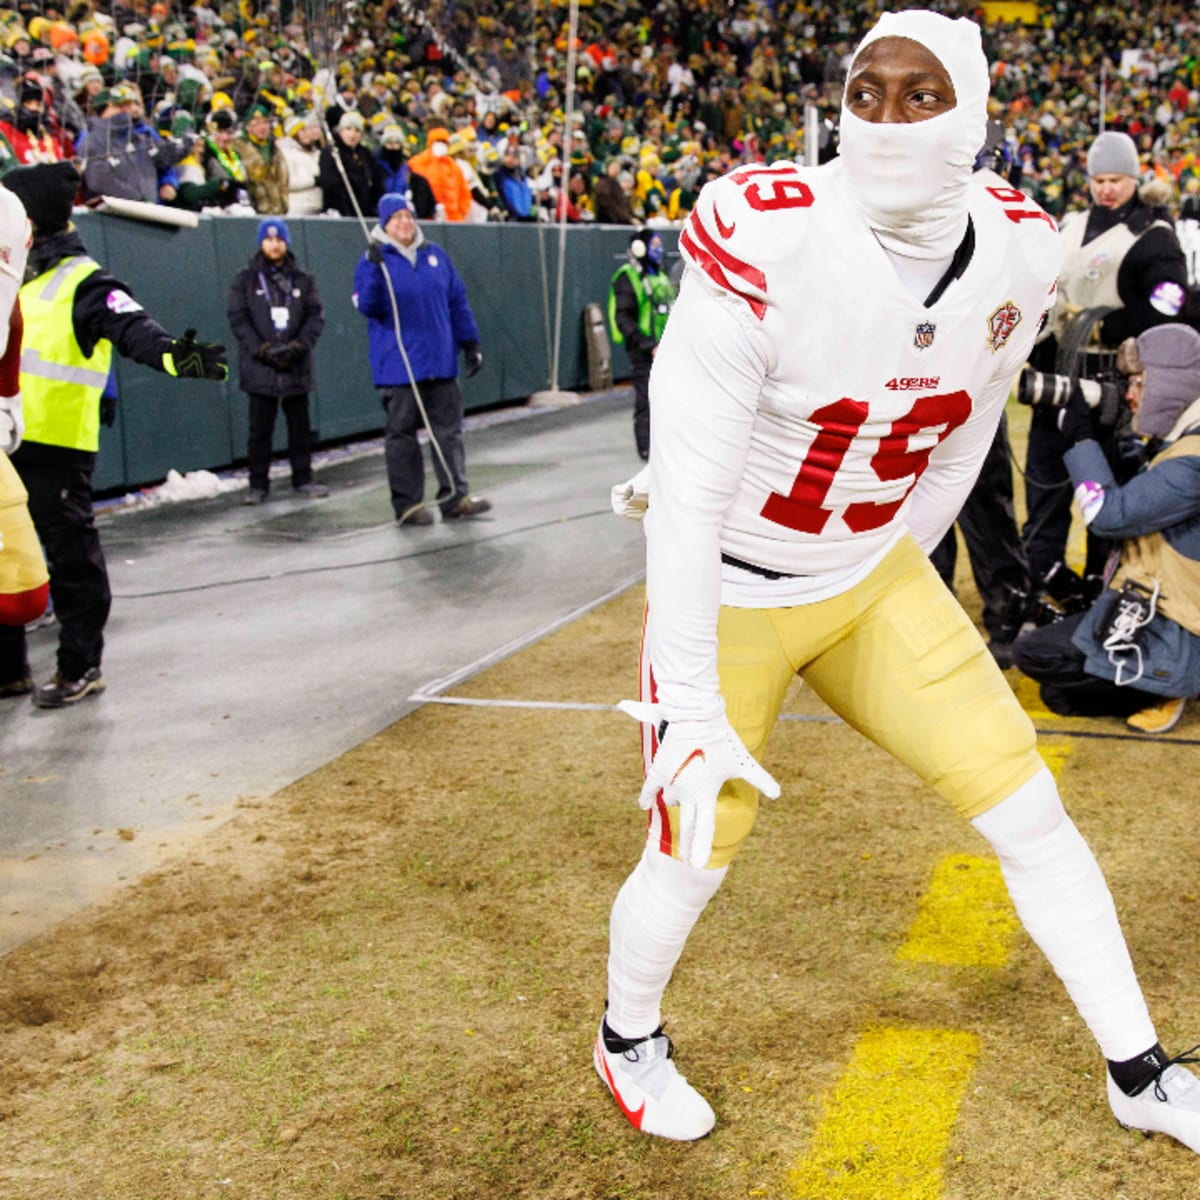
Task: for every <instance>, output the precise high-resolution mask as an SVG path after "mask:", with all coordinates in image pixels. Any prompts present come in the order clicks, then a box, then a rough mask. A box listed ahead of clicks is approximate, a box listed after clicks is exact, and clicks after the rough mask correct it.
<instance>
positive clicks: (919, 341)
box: [913, 321, 937, 350]
mask: <svg viewBox="0 0 1200 1200" xmlns="http://www.w3.org/2000/svg"><path fill="white" fill-rule="evenodd" d="M936 329H937V326H936V325H934V324H933V322H932V321H922V322H921V324H920V325H918V326H917V332H916V333H915V334H914V335H913V345H914V346H916V348H917V349H918V350H928V349H929V347H930V346H932V345H933V335H934V332H935V331H936Z"/></svg>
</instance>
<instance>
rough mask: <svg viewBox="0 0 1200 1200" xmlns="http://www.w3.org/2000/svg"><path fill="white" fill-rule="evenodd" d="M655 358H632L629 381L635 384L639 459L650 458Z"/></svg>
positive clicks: (634, 411) (635, 420)
mask: <svg viewBox="0 0 1200 1200" xmlns="http://www.w3.org/2000/svg"><path fill="white" fill-rule="evenodd" d="M653 362H654V359H653V358H647V359H645V360H643V359H641V358H637V359H635V358H633V357H630V360H629V379H630V382H631V383H632V384H633V441H634V444H635V445H636V446H637V452H638V457H639V458H641V459H642V460H643V461H645V460H646V459H648V458H649V457H650V367H651V365H652V364H653Z"/></svg>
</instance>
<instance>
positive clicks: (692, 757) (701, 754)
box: [671, 746, 704, 783]
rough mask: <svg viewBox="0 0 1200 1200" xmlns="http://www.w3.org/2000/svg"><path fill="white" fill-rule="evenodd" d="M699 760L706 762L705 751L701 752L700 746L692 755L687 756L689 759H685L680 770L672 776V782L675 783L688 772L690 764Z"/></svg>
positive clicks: (680, 765)
mask: <svg viewBox="0 0 1200 1200" xmlns="http://www.w3.org/2000/svg"><path fill="white" fill-rule="evenodd" d="M697 758H698V759H699V760H700V761H701V762H704V751H703V750H701V749H700V747H699V746H697V747H696V749H695V750H693V751H692V752H691V754H689V755H688V756H687V758H685V759H684V760H683V762H681V763H680V764H679V770H678V771H676V772H675V774H674V775H672V776H671V782H672V783H674V782H675V781H676V780H677V779H678V778H679V777H680V775H682V774H683V773H684V771H685V770H687V767H688V765H689V764H690V763H692V762H694V761H695V760H696V759H697Z"/></svg>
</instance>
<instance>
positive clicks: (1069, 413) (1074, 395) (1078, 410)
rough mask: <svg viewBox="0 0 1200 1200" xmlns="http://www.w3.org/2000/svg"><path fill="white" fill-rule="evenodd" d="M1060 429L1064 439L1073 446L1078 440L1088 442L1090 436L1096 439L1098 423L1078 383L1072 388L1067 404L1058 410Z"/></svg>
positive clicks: (1093, 439)
mask: <svg viewBox="0 0 1200 1200" xmlns="http://www.w3.org/2000/svg"><path fill="white" fill-rule="evenodd" d="M1058 429H1059V432H1060V433H1061V434H1062V435H1063V440H1064V441H1066V442H1069V443H1070V444H1071V445H1072V446H1074V445H1075V443H1076V442H1086V441H1087V440H1088V439H1089V438H1090V439H1091V440H1092V441H1095V439H1096V423H1095V421H1094V420H1093V418H1092V410H1091V409H1090V408H1089V407H1088V403H1087V401H1086V400H1085V399H1084V398H1083V393H1082V392H1081V391H1080V390H1079V387H1078V385H1076V386H1075V387H1073V388H1072V389H1071V396H1070V398H1069V399H1068V400H1067V402H1066V404H1064V405H1063V406H1062V408H1060V409H1059V410H1058Z"/></svg>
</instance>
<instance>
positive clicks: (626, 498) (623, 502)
mask: <svg viewBox="0 0 1200 1200" xmlns="http://www.w3.org/2000/svg"><path fill="white" fill-rule="evenodd" d="M649 507H650V468H649V467H648V466H646V467H643V468H642V469H641V470H640V471H639V472H638V473H637V474H636V475H635V476H634V477H633V478H632V479H627V480H626V481H625V482H624V483H615V484H613V489H612V510H613V512H615V513H616V514H617V516H618V517H628V518H629V519H630V520H631V521H640V520H641V519H642V518H643V517H644V516H645V515H646V509H647V508H649Z"/></svg>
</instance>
